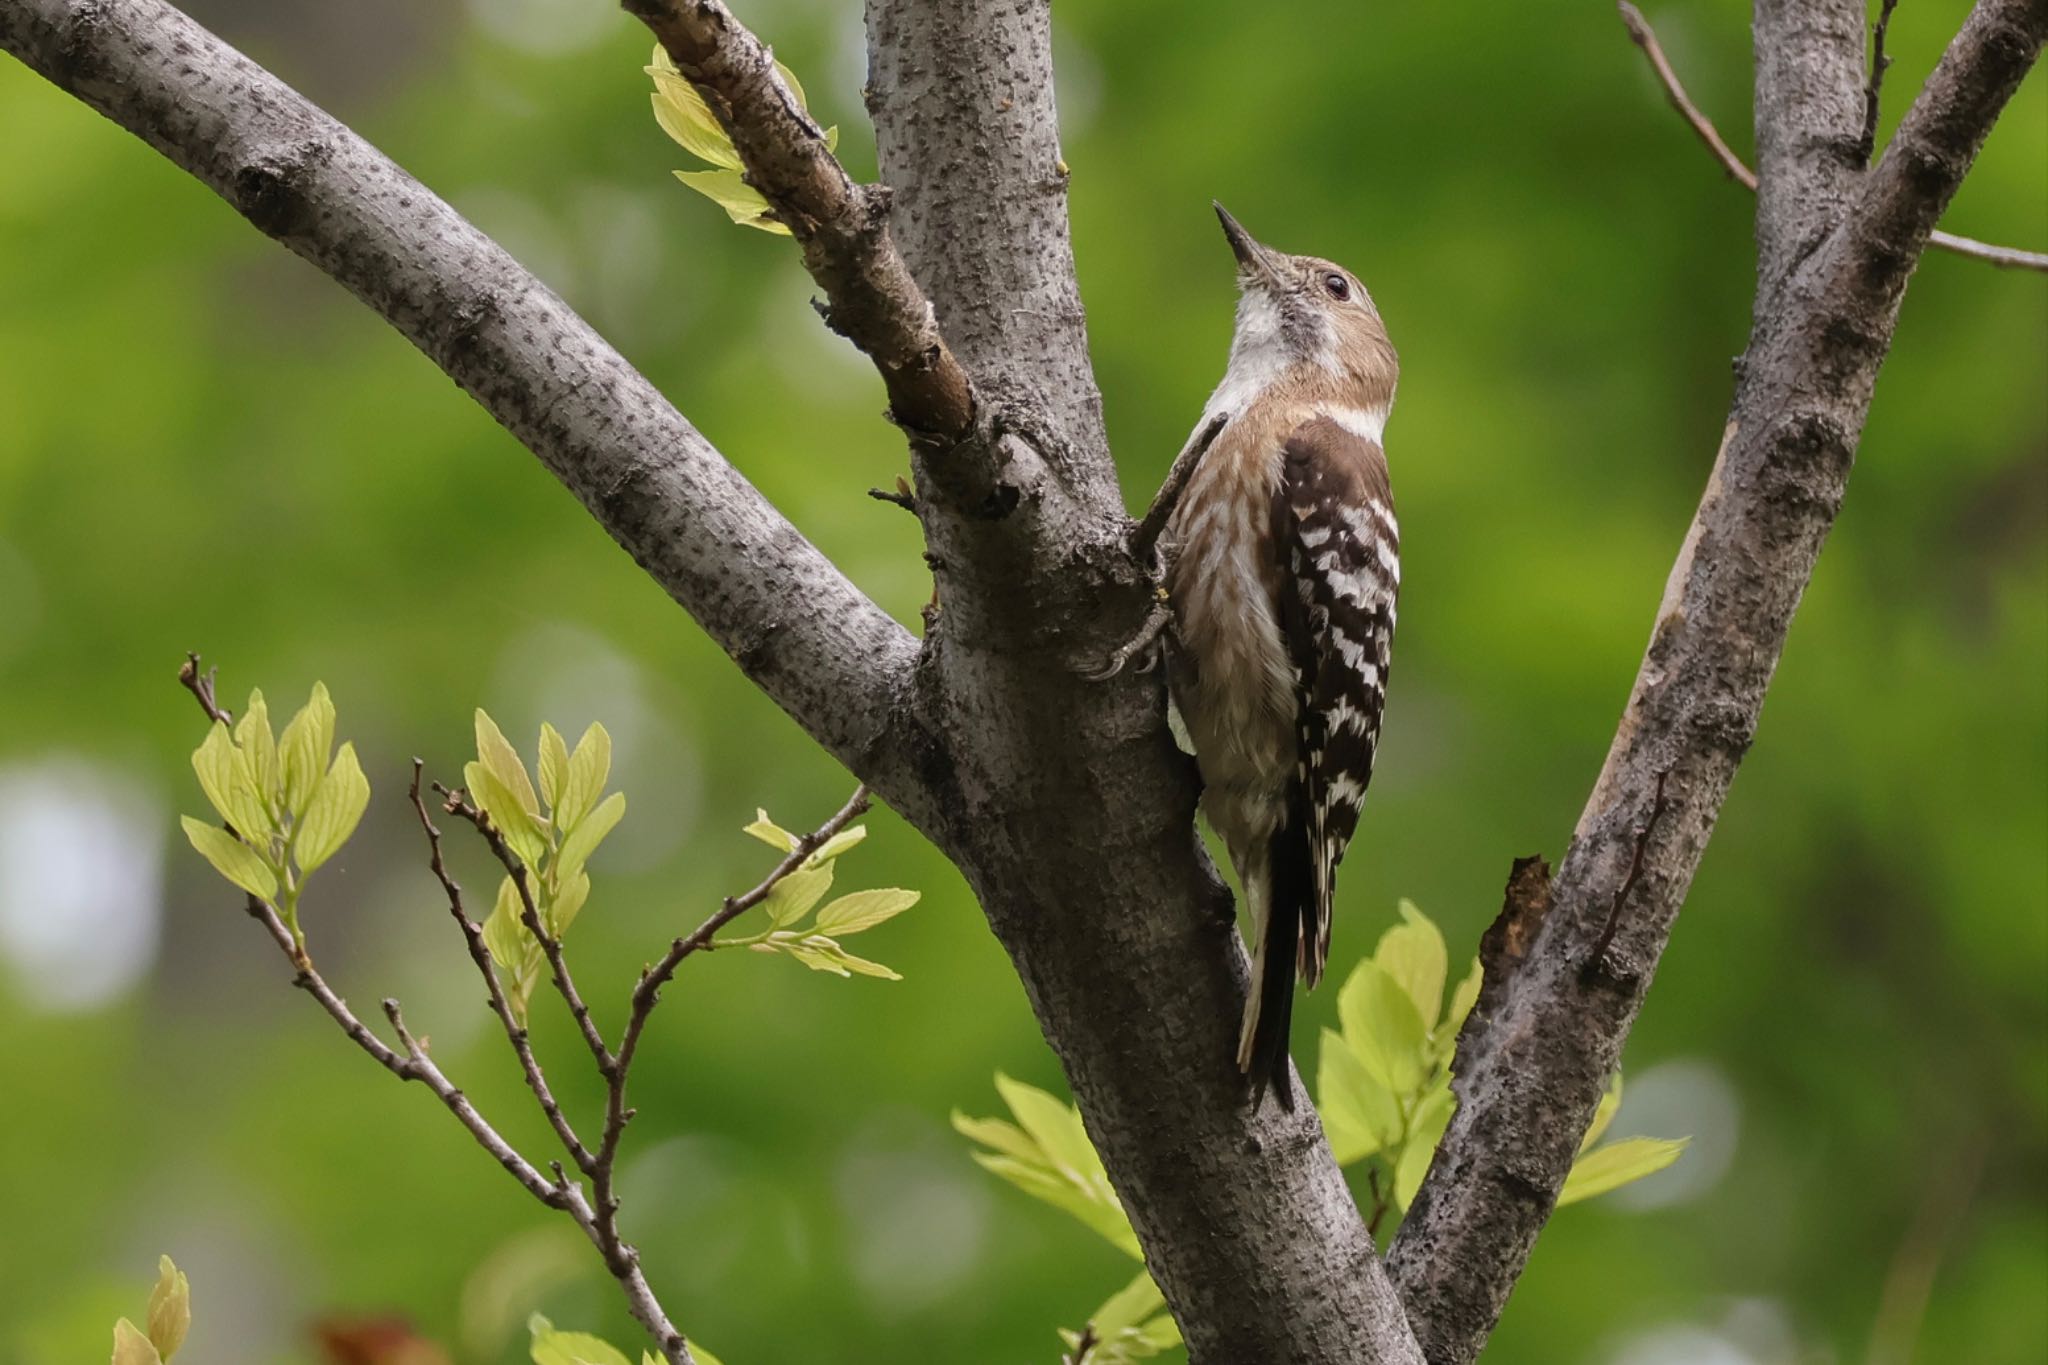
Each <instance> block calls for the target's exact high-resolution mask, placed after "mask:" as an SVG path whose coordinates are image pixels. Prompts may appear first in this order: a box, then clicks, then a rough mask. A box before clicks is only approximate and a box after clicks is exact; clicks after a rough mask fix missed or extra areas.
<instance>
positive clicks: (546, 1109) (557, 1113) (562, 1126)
mask: <svg viewBox="0 0 2048 1365" xmlns="http://www.w3.org/2000/svg"><path fill="white" fill-rule="evenodd" d="M421 766H422V765H421V763H420V760H419V759H417V758H415V759H414V760H413V761H412V786H411V788H410V789H409V790H408V792H407V795H408V796H409V797H410V798H411V799H412V808H413V811H414V813H415V814H416V815H418V817H419V822H420V828H421V829H422V830H424V831H426V836H427V847H428V849H429V850H430V852H431V854H432V858H431V865H432V867H433V871H434V876H435V877H436V878H437V879H438V880H439V881H440V883H441V889H442V890H443V891H444V892H445V893H446V894H447V897H448V913H449V914H450V915H452V916H454V917H455V924H456V927H457V928H458V929H460V930H461V931H462V941H463V945H464V946H465V947H467V948H468V949H469V960H470V961H471V962H472V963H474V964H475V965H476V970H477V975H479V976H481V977H482V978H483V981H484V987H485V989H486V990H488V991H489V992H490V1000H491V1013H493V1014H495V1015H497V1016H498V1023H499V1024H500V1025H501V1026H503V1028H504V1030H505V1041H506V1042H508V1043H510V1044H511V1045H512V1051H513V1053H514V1055H516V1056H517V1057H518V1058H519V1070H520V1072H521V1073H522V1074H523V1075H524V1076H525V1077H526V1088H527V1089H529V1090H531V1091H532V1092H533V1098H534V1099H535V1101H537V1102H538V1103H539V1105H540V1109H541V1113H542V1114H544V1115H546V1117H547V1121H548V1126H549V1127H551V1128H553V1129H554V1130H555V1136H556V1137H557V1138H559V1139H560V1140H561V1143H562V1147H563V1149H564V1150H565V1151H567V1152H568V1153H569V1156H570V1157H571V1159H573V1160H574V1161H575V1163H576V1166H577V1169H579V1170H581V1171H582V1172H583V1173H584V1174H585V1175H589V1174H591V1173H592V1169H593V1167H594V1165H595V1163H596V1157H594V1156H593V1155H592V1154H591V1152H590V1149H589V1148H587V1147H585V1146H584V1145H583V1140H582V1139H581V1138H579V1137H578V1136H577V1135H576V1130H575V1128H574V1127H573V1126H572V1125H571V1124H570V1123H569V1120H568V1117H567V1116H566V1115H565V1114H563V1112H562V1106H561V1104H560V1103H558V1102H557V1101H556V1099H555V1095H554V1091H553V1090H552V1089H551V1088H550V1087H549V1085H548V1081H547V1076H546V1075H545V1074H544V1073H543V1072H542V1070H541V1066H540V1061H539V1059H538V1058H536V1057H535V1056H534V1055H533V1042H532V1039H531V1037H530V1035H529V1034H528V1032H527V1029H526V1027H525V1025H523V1024H521V1023H520V1022H519V1020H518V1017H517V1016H515V1015H514V1014H513V1013H512V1002H511V1001H510V1000H509V999H508V998H507V997H506V995H505V987H504V983H503V982H501V981H500V980H499V979H498V969H497V965H496V964H495V963H494V962H492V960H491V950H490V947H489V945H487V944H486V943H485V942H484V933H483V926H481V925H479V924H478V923H477V922H476V921H475V920H473V919H471V918H470V917H469V912H468V911H466V910H465V909H464V908H463V904H462V886H461V884H460V883H458V882H457V881H456V880H455V878H454V876H453V875H452V874H450V873H449V871H448V865H447V863H446V862H445V861H444V860H443V859H442V856H441V831H440V829H439V828H437V827H436V826H435V824H434V821H433V817H432V816H430V815H428V814H427V803H426V800H425V799H424V798H423V797H422V796H421V795H420V769H421Z"/></svg>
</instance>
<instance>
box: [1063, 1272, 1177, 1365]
mask: <svg viewBox="0 0 2048 1365" xmlns="http://www.w3.org/2000/svg"><path fill="white" fill-rule="evenodd" d="M1088 1326H1089V1327H1090V1328H1092V1329H1093V1330H1094V1333H1095V1344H1094V1345H1093V1346H1091V1347H1090V1348H1089V1350H1088V1354H1087V1356H1086V1357H1085V1359H1084V1360H1083V1361H1077V1362H1076V1365H1129V1362H1131V1361H1134V1360H1150V1359H1152V1358H1153V1357H1154V1356H1157V1355H1160V1354H1162V1353H1164V1352H1166V1351H1170V1350H1172V1349H1173V1348H1174V1347H1176V1346H1178V1345H1180V1344H1181V1339H1180V1324H1179V1323H1177V1322H1175V1321H1174V1320H1173V1314H1171V1313H1169V1312H1167V1311H1166V1296H1165V1295H1164V1294H1161V1293H1160V1292H1159V1286H1158V1284H1157V1283H1155V1282H1154V1281H1153V1279H1152V1276H1151V1275H1150V1274H1149V1273H1148V1272H1146V1271H1143V1270H1141V1271H1139V1272H1138V1273H1137V1274H1136V1275H1135V1276H1133V1277H1132V1279H1131V1282H1130V1283H1129V1284H1127V1285H1125V1286H1124V1287H1123V1288H1122V1289H1119V1290H1118V1291H1117V1292H1116V1293H1114V1294H1112V1295H1110V1296H1109V1297H1108V1298H1107V1299H1105V1300H1103V1303H1102V1306H1101V1307H1100V1308H1097V1309H1096V1310H1095V1311H1094V1312H1093V1313H1090V1314H1089V1315H1088ZM1060 1340H1062V1341H1064V1342H1066V1343H1067V1349H1068V1350H1069V1351H1075V1350H1078V1349H1079V1348H1080V1345H1081V1334H1080V1333H1079V1332H1076V1331H1075V1330H1073V1329H1072V1328H1070V1327H1062V1328H1060ZM1070 1358H1071V1357H1070Z"/></svg>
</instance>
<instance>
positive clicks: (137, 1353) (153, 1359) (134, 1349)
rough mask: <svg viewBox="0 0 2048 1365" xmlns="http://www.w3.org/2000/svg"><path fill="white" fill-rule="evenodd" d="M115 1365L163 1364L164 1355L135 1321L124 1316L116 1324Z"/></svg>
mask: <svg viewBox="0 0 2048 1365" xmlns="http://www.w3.org/2000/svg"><path fill="white" fill-rule="evenodd" d="M113 1365H163V1357H162V1356H159V1355H158V1354H157V1352H156V1347H155V1346H153V1345H151V1344H150V1340H149V1338H148V1337H146V1336H144V1335H143V1334H142V1332H141V1330H140V1329H139V1328H137V1327H136V1325H135V1324H134V1323H132V1322H130V1321H128V1319H126V1318H122V1319H121V1320H120V1321H119V1322H117V1323H115V1324H114V1361H113Z"/></svg>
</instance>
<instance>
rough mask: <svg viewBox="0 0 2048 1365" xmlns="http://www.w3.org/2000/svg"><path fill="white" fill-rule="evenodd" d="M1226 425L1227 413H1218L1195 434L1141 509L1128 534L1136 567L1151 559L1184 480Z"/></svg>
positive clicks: (1227, 422)
mask: <svg viewBox="0 0 2048 1365" xmlns="http://www.w3.org/2000/svg"><path fill="white" fill-rule="evenodd" d="M1229 425H1230V414H1229V413H1227V412H1224V413H1218V414H1217V415H1216V416H1215V417H1213V418H1211V419H1210V420H1209V422H1208V424H1207V425H1206V426H1204V427H1203V428H1202V429H1201V430H1200V431H1198V432H1196V433H1195V434H1194V436H1193V437H1192V438H1191V439H1190V440H1189V441H1188V443H1187V446H1186V447H1185V448H1184V449H1183V450H1182V451H1181V453H1180V454H1179V455H1177V456H1175V457H1174V461H1173V465H1172V466H1171V467H1170V468H1169V469H1168V470H1167V471H1166V480H1165V482H1163V483H1161V484H1160V485H1159V491H1158V492H1157V493H1155V494H1153V496H1152V505H1151V506H1150V507H1148V508H1146V509H1145V516H1144V518H1143V519H1142V520H1141V521H1139V522H1138V529H1137V530H1136V531H1135V532H1133V533H1132V535H1131V557H1132V558H1133V559H1135V560H1137V561H1138V562H1139V563H1140V564H1143V563H1145V562H1146V561H1147V560H1149V559H1150V558H1151V556H1152V547H1153V546H1154V545H1157V544H1158V543H1159V537H1160V535H1161V533H1163V532H1164V531H1165V530H1166V523H1167V522H1168V521H1170V520H1172V518H1173V509H1174V508H1175V507H1178V506H1179V505H1180V495H1181V494H1182V493H1184V492H1186V491H1187V486H1188V480H1189V479H1191V478H1193V477H1194V473H1195V466H1196V465H1198V464H1200V463H1201V462H1202V456H1203V455H1205V454H1206V453H1208V450H1209V447H1210V446H1211V445H1213V444H1215V441H1216V437H1217V435H1218V434H1219V433H1220V432H1222V430H1223V428H1225V427H1226V426H1229Z"/></svg>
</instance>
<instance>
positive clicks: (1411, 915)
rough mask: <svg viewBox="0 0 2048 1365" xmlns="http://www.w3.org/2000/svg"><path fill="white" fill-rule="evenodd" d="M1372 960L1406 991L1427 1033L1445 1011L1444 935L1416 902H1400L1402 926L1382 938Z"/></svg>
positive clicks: (1387, 932) (1391, 930) (1396, 927)
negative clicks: (1440, 1012)
mask: <svg viewBox="0 0 2048 1365" xmlns="http://www.w3.org/2000/svg"><path fill="white" fill-rule="evenodd" d="M1373 961H1374V962H1376V963H1378V964H1379V968H1380V970H1381V971H1383V972H1385V973H1386V974H1387V975H1388V977H1390V978H1391V979H1392V980H1393V982H1394V984H1396V985H1398V986H1399V987H1400V988H1401V989H1402V990H1403V991H1405V992H1407V995H1408V998H1409V999H1410V1000H1411V1001H1413V1002H1414V1003H1415V1014H1416V1017H1417V1018H1418V1019H1420V1020H1421V1021H1422V1025H1423V1028H1424V1030H1425V1031H1427V1030H1428V1028H1429V1027H1430V1026H1431V1025H1433V1024H1435V1023H1436V1017H1437V1014H1438V1012H1439V1011H1441V1010H1442V1008H1443V995H1444V972H1445V954H1444V936H1443V935H1442V934H1441V933H1440V932H1438V930H1437V927H1436V925H1435V924H1433V923H1432V922H1431V921H1430V919H1429V917H1428V916H1427V915H1425V914H1423V913H1422V912H1421V911H1420V910H1418V909H1416V908H1415V903H1414V902H1413V901H1407V900H1404V901H1402V902H1401V923H1399V924H1397V925H1395V926H1394V927H1393V928H1391V929H1389V930H1387V931H1386V933H1384V934H1382V935H1380V942H1379V947H1378V948H1376V949H1374V950H1373Z"/></svg>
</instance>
